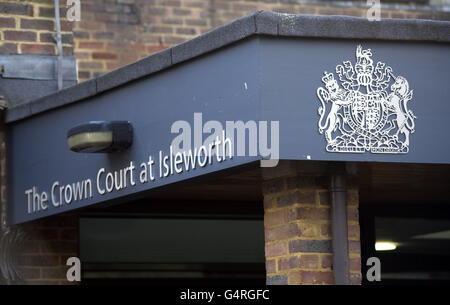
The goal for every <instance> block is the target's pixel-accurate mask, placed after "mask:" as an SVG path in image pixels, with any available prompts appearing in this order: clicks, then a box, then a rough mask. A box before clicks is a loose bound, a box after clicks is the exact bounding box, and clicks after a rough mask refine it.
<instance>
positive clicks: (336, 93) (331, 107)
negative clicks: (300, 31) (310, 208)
mask: <svg viewBox="0 0 450 305" xmlns="http://www.w3.org/2000/svg"><path fill="white" fill-rule="evenodd" d="M336 74H337V76H338V77H339V82H340V84H339V83H338V80H336V79H335V78H334V74H333V73H328V72H326V71H325V73H324V76H323V77H322V82H323V83H324V84H325V88H322V87H319V88H318V89H317V96H318V97H319V100H320V102H321V106H320V107H319V115H320V119H319V124H318V125H319V132H320V133H321V134H325V139H326V141H327V146H326V150H327V151H329V152H348V153H364V152H365V151H370V152H372V153H390V154H398V153H407V152H408V151H409V136H410V134H411V133H413V132H414V119H415V118H416V117H415V116H414V114H413V112H412V111H411V110H408V108H407V104H408V102H409V101H410V100H411V99H412V96H413V91H412V90H409V85H408V81H407V80H406V79H405V78H404V77H403V76H394V74H393V73H392V68H391V67H389V66H385V64H384V63H382V62H377V64H376V66H375V67H374V64H373V60H372V53H371V50H370V49H367V50H363V49H362V47H361V46H358V47H357V48H356V63H355V66H353V65H352V63H351V62H350V61H344V62H343V64H342V65H338V66H336ZM327 106H328V107H327Z"/></svg>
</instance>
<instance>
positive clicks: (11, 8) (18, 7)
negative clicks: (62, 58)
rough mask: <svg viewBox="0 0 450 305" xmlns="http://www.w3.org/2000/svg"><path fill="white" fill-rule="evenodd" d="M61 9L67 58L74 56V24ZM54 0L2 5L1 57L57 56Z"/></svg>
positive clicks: (7, 1)
mask: <svg viewBox="0 0 450 305" xmlns="http://www.w3.org/2000/svg"><path fill="white" fill-rule="evenodd" d="M60 3H61V4H60V5H61V31H62V32H61V35H62V42H63V53H64V55H72V54H73V36H72V25H73V23H72V22H69V21H67V20H66V19H65V16H66V13H65V5H66V1H60ZM55 32H56V26H55V17H54V4H53V0H33V1H19V0H2V1H1V3H0V41H1V42H0V54H56V53H57V49H56V43H55V42H54V40H53V38H52V35H53V34H54V33H55Z"/></svg>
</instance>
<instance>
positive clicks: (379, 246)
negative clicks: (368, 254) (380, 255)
mask: <svg viewBox="0 0 450 305" xmlns="http://www.w3.org/2000/svg"><path fill="white" fill-rule="evenodd" d="M395 249H397V244H395V243H392V242H376V243H375V251H392V250H395Z"/></svg>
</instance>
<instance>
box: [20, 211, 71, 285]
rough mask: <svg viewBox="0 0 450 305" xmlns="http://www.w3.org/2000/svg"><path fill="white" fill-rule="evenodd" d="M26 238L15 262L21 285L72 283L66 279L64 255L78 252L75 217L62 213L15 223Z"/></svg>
mask: <svg viewBox="0 0 450 305" xmlns="http://www.w3.org/2000/svg"><path fill="white" fill-rule="evenodd" d="M19 227H20V228H21V229H23V230H24V231H25V232H26V234H27V240H26V241H25V242H24V245H23V247H22V249H21V252H20V253H19V257H18V265H19V268H20V271H21V272H22V273H23V276H24V283H25V284H38V285H42V284H51V285H58V284H76V283H77V282H68V281H67V278H66V273H67V270H68V268H69V267H70V266H66V262H67V258H69V257H71V256H77V257H79V254H78V216H77V214H75V213H66V214H60V215H55V216H50V217H46V218H43V219H40V220H36V221H32V222H29V223H25V224H22V225H19Z"/></svg>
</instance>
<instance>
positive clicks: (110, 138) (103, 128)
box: [67, 121, 133, 153]
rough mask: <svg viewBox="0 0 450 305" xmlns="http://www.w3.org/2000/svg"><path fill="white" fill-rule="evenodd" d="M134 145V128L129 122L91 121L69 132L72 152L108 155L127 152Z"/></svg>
mask: <svg viewBox="0 0 450 305" xmlns="http://www.w3.org/2000/svg"><path fill="white" fill-rule="evenodd" d="M132 143H133V127H132V126H131V123H130V122H127V121H91V122H87V123H83V124H81V125H78V126H75V127H73V128H71V129H70V130H69V131H68V132H67V144H68V145H69V148H70V150H72V151H74V152H83V153H108V152H117V151H121V150H125V149H127V148H128V147H130V146H131V144H132Z"/></svg>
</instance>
